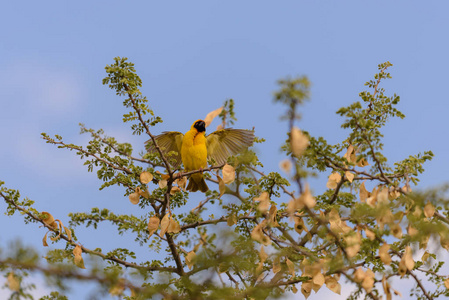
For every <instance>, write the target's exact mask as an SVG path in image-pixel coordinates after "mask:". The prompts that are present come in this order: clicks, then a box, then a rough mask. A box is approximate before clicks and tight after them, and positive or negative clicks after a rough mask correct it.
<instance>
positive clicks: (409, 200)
mask: <svg viewBox="0 0 449 300" xmlns="http://www.w3.org/2000/svg"><path fill="white" fill-rule="evenodd" d="M389 67H391V64H390V63H389V62H387V63H384V64H381V65H379V73H377V74H376V75H375V77H374V79H373V80H371V81H368V82H367V83H366V85H367V87H368V88H369V91H365V92H362V93H360V95H359V96H360V98H361V101H359V102H355V103H353V104H351V105H350V106H348V107H343V108H341V109H340V110H338V112H337V113H338V114H339V115H340V116H342V117H343V119H344V121H343V123H342V125H341V126H342V127H343V128H346V129H348V132H349V134H348V136H347V138H346V139H345V140H343V141H342V142H341V143H338V144H335V145H331V144H329V143H328V142H327V141H326V139H325V138H323V137H313V136H311V135H310V134H309V133H308V132H306V131H301V130H300V129H298V128H297V127H296V126H295V122H296V120H297V119H299V114H298V112H297V108H298V106H299V105H301V104H302V103H303V102H304V101H305V100H307V99H308V98H309V85H310V84H309V81H308V79H307V78H306V77H299V78H295V79H285V80H280V81H279V86H280V88H279V90H278V91H277V92H276V93H275V97H274V98H275V99H274V100H275V102H280V103H282V104H284V105H285V106H286V107H287V111H286V114H285V115H284V116H283V118H284V119H286V120H287V123H288V128H287V130H286V141H285V144H284V145H281V146H282V150H283V152H284V153H285V156H286V159H285V160H284V161H282V162H280V166H281V169H282V170H283V173H282V174H279V173H277V172H269V173H267V172H265V171H264V169H263V167H262V164H261V163H260V162H259V160H258V158H257V156H256V154H255V153H254V152H253V151H251V149H249V150H248V151H245V152H244V153H241V154H239V155H237V156H235V157H230V158H229V159H228V162H227V164H226V165H224V166H223V165H214V162H213V161H212V162H211V167H209V168H207V169H204V170H196V171H191V172H187V173H186V172H183V171H182V169H178V170H177V169H174V168H173V167H172V166H171V164H170V161H171V157H170V156H171V155H170V153H169V155H168V156H164V155H163V151H161V148H160V147H159V146H158V145H157V143H156V141H155V135H154V133H153V128H154V127H156V126H160V125H159V123H161V122H162V119H161V118H160V117H158V116H155V114H154V112H153V111H152V110H151V109H150V108H149V107H148V105H147V102H148V101H147V99H146V98H145V97H144V96H142V94H141V92H140V90H139V88H140V87H141V85H142V82H141V80H140V78H139V76H138V75H137V74H136V71H135V69H134V65H133V64H132V63H130V62H128V61H127V59H126V58H116V59H115V62H114V64H112V65H110V66H107V67H106V72H107V77H106V78H105V79H104V80H103V84H107V85H109V87H110V88H111V89H113V90H115V91H116V93H117V95H118V96H122V97H124V98H125V100H124V102H123V105H124V106H125V107H126V108H129V112H128V113H126V114H125V115H124V116H123V117H124V118H123V121H124V122H125V123H130V124H131V129H132V132H133V134H136V135H147V136H148V138H149V139H150V144H151V143H154V144H155V145H154V147H155V148H156V149H157V152H156V153H151V154H150V153H146V152H142V153H140V154H139V155H138V156H135V154H133V147H132V145H131V144H129V143H119V142H117V141H116V139H115V138H113V137H107V136H106V135H105V134H104V132H103V131H102V130H94V129H89V128H87V127H85V126H84V125H81V132H82V133H86V134H89V135H90V137H91V139H90V141H89V143H88V145H87V147H82V146H78V145H74V144H70V143H66V142H65V141H64V140H63V138H62V137H61V136H58V135H55V136H54V137H50V136H49V135H47V134H42V137H43V139H44V140H46V142H47V143H50V144H54V145H56V146H58V147H59V148H65V149H69V150H75V152H76V154H77V155H79V156H80V157H81V158H83V159H84V160H85V163H84V164H85V165H86V166H87V168H88V170H89V171H93V170H94V169H95V170H97V175H98V178H99V179H100V180H101V181H102V182H103V183H102V185H101V187H100V189H103V188H105V187H109V186H119V187H120V188H122V190H123V193H124V195H125V196H127V197H129V200H130V201H131V203H132V204H134V205H138V206H139V207H140V209H141V214H140V215H120V214H115V213H114V212H112V211H110V210H109V209H106V208H103V209H100V208H96V207H95V208H92V210H91V211H90V212H81V213H71V214H69V215H68V227H65V226H64V225H63V222H62V220H65V219H64V217H60V218H59V219H55V217H53V216H52V215H51V213H50V212H39V211H37V210H36V209H34V208H33V204H34V201H32V200H29V199H28V198H25V199H22V198H21V197H20V194H19V192H18V191H17V190H13V189H8V188H6V187H5V186H4V183H3V182H1V190H0V197H1V198H2V199H3V200H4V201H5V202H6V204H7V210H6V214H7V215H10V216H11V215H13V214H15V213H16V212H19V213H21V214H22V215H23V217H24V220H25V223H26V224H28V226H35V225H41V226H42V227H44V228H43V230H42V234H43V236H44V235H45V236H44V238H43V247H47V246H48V242H50V243H51V244H53V249H52V250H48V251H47V252H46V256H45V260H46V261H47V264H43V262H42V260H44V259H43V258H39V256H38V254H37V253H36V251H34V250H32V249H26V248H24V247H17V248H15V249H11V250H10V251H3V252H2V253H0V270H1V272H2V273H3V274H4V276H5V277H7V286H8V287H9V289H10V290H11V297H10V298H11V299H19V298H27V297H28V298H32V297H31V295H30V294H29V289H30V288H32V286H29V285H28V286H27V285H26V284H25V280H24V277H25V276H27V275H28V274H29V273H30V272H40V273H43V274H45V275H46V276H47V277H48V278H49V284H51V285H54V286H55V287H56V288H57V289H59V291H60V292H61V291H64V287H65V282H66V280H68V279H77V280H82V281H92V282H96V283H98V286H99V290H100V291H103V292H104V291H106V292H109V293H110V294H112V295H117V296H119V297H122V298H124V299H147V298H151V297H163V298H167V299H177V298H185V299H202V298H208V299H227V298H232V299H240V298H242V299H246V298H248V299H250V298H251V299H264V298H266V297H268V296H270V297H281V296H283V295H284V294H285V293H287V292H290V291H291V292H293V293H297V292H298V290H300V292H301V293H302V294H303V295H304V297H306V298H307V297H308V296H309V295H310V294H311V293H312V290H313V291H314V292H317V293H319V292H320V291H319V290H320V289H322V288H323V287H326V288H328V289H330V290H331V291H333V292H335V293H337V294H339V293H340V291H341V284H342V283H344V282H346V283H348V284H351V285H353V288H354V292H353V293H352V294H351V296H350V297H349V298H350V299H355V298H358V297H359V296H360V295H364V296H365V297H366V298H372V299H380V298H381V297H383V296H386V299H391V297H392V294H393V293H398V292H397V291H396V290H395V289H394V288H393V287H392V281H393V280H395V282H401V281H402V280H409V281H413V282H414V283H415V287H414V288H413V289H412V290H411V291H410V295H412V296H413V297H415V298H417V299H433V298H437V297H438V296H441V295H443V296H449V293H448V291H447V288H449V280H448V279H447V278H448V276H446V275H445V274H440V269H441V267H442V265H443V262H442V261H439V260H438V259H437V255H436V252H437V251H438V250H439V249H441V248H444V249H446V250H447V249H449V230H448V224H449V215H448V211H447V205H448V201H447V200H446V198H445V197H444V192H445V189H438V190H432V191H426V192H412V189H411V185H416V184H417V183H418V181H419V179H418V175H419V174H420V173H422V172H423V170H424V169H423V167H422V165H423V163H424V162H425V161H427V160H430V159H431V158H432V156H433V154H432V153H431V152H430V151H428V152H424V154H418V155H411V156H408V157H406V158H405V159H404V160H402V161H398V162H395V163H394V164H393V165H391V164H388V163H387V158H386V157H385V156H384V155H383V154H382V147H383V144H382V137H383V136H382V133H381V129H382V128H383V127H384V126H385V125H386V123H387V121H388V119H389V118H392V117H399V118H403V117H404V115H403V114H402V113H401V112H400V111H399V110H397V108H396V105H397V104H398V102H399V96H396V95H393V96H386V95H385V91H384V89H382V88H381V87H380V85H381V83H382V81H383V80H386V79H388V78H390V74H389V73H388V72H387V69H388V68H389ZM217 116H218V117H219V118H221V120H222V125H221V127H228V126H230V125H231V124H233V122H234V121H235V120H236V119H235V114H234V103H233V101H232V100H228V101H226V102H225V104H224V106H223V107H222V108H220V109H218V110H216V111H214V112H212V113H211V114H209V115H208V117H207V118H206V119H208V121H209V122H210V120H211V119H212V118H214V117H217ZM257 134H260V135H263V133H259V132H257ZM255 142H257V143H262V142H263V139H261V138H256V139H255ZM137 148H142V146H141V145H139V146H138V147H137ZM198 172H203V173H204V176H206V178H207V180H208V181H210V182H213V183H214V184H215V188H212V190H210V191H208V192H207V193H205V194H204V199H203V200H202V201H201V202H199V203H198V205H196V207H194V208H193V209H189V208H190V207H192V204H191V202H190V203H189V205H190V206H189V205H187V201H188V199H189V196H190V195H189V192H187V191H186V190H185V183H186V179H187V177H188V176H190V175H191V174H194V173H198ZM318 172H324V173H325V174H326V175H327V176H328V182H327V185H326V187H327V190H326V191H325V192H324V193H323V194H321V195H318V194H314V193H313V192H312V190H311V187H310V186H309V184H308V183H307V178H308V177H309V176H310V175H312V174H314V173H318ZM212 185H213V184H212ZM212 185H211V186H212ZM117 197H120V195H117ZM102 222H109V223H111V224H113V225H114V226H116V228H117V230H118V233H119V234H124V233H126V234H130V235H133V236H135V241H136V244H138V245H147V246H149V247H150V249H151V253H150V255H148V253H147V254H146V255H142V256H139V257H137V256H136V254H135V253H134V252H133V251H131V250H130V249H128V248H126V247H118V248H116V249H114V250H112V251H109V252H107V253H104V252H103V251H102V250H101V248H100V247H101V245H87V244H85V243H83V241H82V240H79V239H78V238H77V236H76V229H77V227H79V226H86V227H89V228H91V229H92V230H95V229H97V225H98V224H100V223H102ZM45 232H47V233H49V234H50V235H49V237H48V238H49V239H50V240H47V233H45ZM429 243H432V244H433V247H428V246H429V245H428V244H429ZM420 249H422V250H421V251H422V252H423V253H424V254H423V255H422V256H420V257H417V255H416V254H417V253H418V251H419V250H420ZM86 257H90V258H91V259H90V260H89V264H87V263H86V264H84V260H83V259H84V258H86ZM149 257H151V258H157V259H149ZM81 269H86V270H81ZM60 292H53V293H51V294H50V295H48V296H45V297H43V298H41V299H66V297H65V296H64V295H63V292H62V293H60ZM384 299H385V298H384Z"/></svg>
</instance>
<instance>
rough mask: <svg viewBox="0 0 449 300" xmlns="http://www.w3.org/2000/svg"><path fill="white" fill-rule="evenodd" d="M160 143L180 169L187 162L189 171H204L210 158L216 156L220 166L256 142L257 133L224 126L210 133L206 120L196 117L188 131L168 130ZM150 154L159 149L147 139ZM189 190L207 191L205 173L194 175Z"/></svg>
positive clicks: (157, 137) (188, 186)
mask: <svg viewBox="0 0 449 300" xmlns="http://www.w3.org/2000/svg"><path fill="white" fill-rule="evenodd" d="M155 140H156V143H157V145H158V146H159V148H160V149H161V151H162V154H164V156H165V157H167V158H168V160H169V161H170V163H171V165H172V166H173V167H174V168H175V169H177V168H178V167H179V166H180V165H181V161H182V163H183V164H184V170H185V171H186V172H189V171H194V170H201V169H204V168H206V167H207V159H208V158H209V159H210V158H212V159H213V160H215V162H216V163H217V164H218V165H221V164H224V163H226V161H227V160H228V157H229V156H231V155H234V154H237V153H239V152H240V151H242V150H244V149H246V148H248V147H249V146H251V145H252V144H253V142H254V132H253V131H251V130H245V129H232V128H228V129H221V130H217V131H215V132H212V133H211V134H209V135H208V136H206V123H205V122H204V121H203V120H196V121H195V122H194V123H193V124H192V126H191V127H190V130H189V131H187V132H186V134H182V133H181V132H177V131H166V132H163V133H162V134H160V135H158V136H156V137H155ZM146 146H147V150H148V152H150V153H155V152H157V150H156V147H155V146H154V144H153V142H152V140H149V141H147V142H146ZM187 190H188V191H191V192H196V191H198V190H200V191H202V192H203V193H205V192H207V191H208V190H209V188H208V187H207V184H206V181H205V180H204V177H203V174H202V173H195V174H192V175H191V176H190V180H189V184H188V185H187Z"/></svg>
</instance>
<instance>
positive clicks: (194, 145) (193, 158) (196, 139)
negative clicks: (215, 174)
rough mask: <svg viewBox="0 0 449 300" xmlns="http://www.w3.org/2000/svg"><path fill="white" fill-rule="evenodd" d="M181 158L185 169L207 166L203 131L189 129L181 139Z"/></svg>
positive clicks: (191, 169)
mask: <svg viewBox="0 0 449 300" xmlns="http://www.w3.org/2000/svg"><path fill="white" fill-rule="evenodd" d="M181 159H182V163H183V164H184V168H185V170H186V171H193V170H198V169H200V168H205V167H206V166H207V148H206V137H205V135H204V132H198V131H196V130H194V129H193V130H189V131H188V132H187V133H186V134H185V135H184V138H183V139H182V146H181Z"/></svg>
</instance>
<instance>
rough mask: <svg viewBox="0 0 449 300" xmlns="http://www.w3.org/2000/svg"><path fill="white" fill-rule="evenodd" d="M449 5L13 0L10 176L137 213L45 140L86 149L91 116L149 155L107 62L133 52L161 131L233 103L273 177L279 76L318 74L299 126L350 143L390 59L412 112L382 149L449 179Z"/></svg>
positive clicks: (2, 87)
mask: <svg viewBox="0 0 449 300" xmlns="http://www.w3.org/2000/svg"><path fill="white" fill-rule="evenodd" d="M448 10H449V4H448V3H447V2H445V1H433V2H428V1H427V2H422V1H421V2H420V1H394V2H392V1H376V2H368V1H345V2H337V1H319V2H318V1H283V2H279V1H278V2H276V3H274V2H271V1H257V2H256V1H245V2H243V1H226V2H218V1H196V2H188V3H187V2H182V1H170V2H161V1H159V2H156V1H129V2H126V3H125V2H123V1H95V2H93V1H84V2H83V1H77V2H71V3H67V2H63V1H46V2H35V1H25V2H17V1H8V2H5V3H4V4H3V6H2V16H1V18H0V26H1V27H2V28H3V29H2V30H1V31H0V70H1V72H0V111H1V115H2V117H1V118H0V137H1V140H2V147H0V162H1V164H0V180H2V181H5V182H6V186H8V187H10V188H17V189H20V191H21V192H22V195H24V196H27V197H29V198H31V199H33V200H35V201H36V208H37V209H39V210H41V211H50V212H54V214H56V215H57V217H59V218H62V219H63V220H64V218H65V220H67V217H66V215H67V214H68V213H69V212H71V211H88V210H90V207H93V206H98V207H108V208H111V209H114V210H116V211H119V212H131V213H136V214H137V213H139V211H138V208H137V207H133V206H132V207H130V204H129V201H128V200H127V199H125V198H123V196H122V193H121V191H120V190H119V189H111V190H108V191H103V192H99V191H98V187H99V185H100V183H99V182H98V181H97V180H96V176H95V174H93V173H87V171H86V169H85V168H84V167H83V166H82V162H81V161H80V160H79V159H78V158H77V157H75V154H74V153H71V152H68V151H64V150H60V149H57V148H56V147H53V146H51V145H47V144H45V143H44V142H43V140H41V139H40V133H41V132H47V133H49V134H60V135H62V136H63V137H64V139H65V140H66V141H70V142H73V143H77V144H85V143H86V142H87V137H85V136H80V135H79V134H78V133H79V128H78V125H77V124H78V123H79V122H82V123H85V124H86V126H88V127H92V128H96V129H98V128H103V129H104V130H105V131H106V133H107V134H108V135H110V136H115V137H117V138H118V139H119V141H123V142H125V141H128V142H131V143H133V144H134V145H135V149H136V152H138V151H140V150H142V149H143V142H144V141H145V140H146V138H145V137H143V136H142V137H139V136H137V137H136V136H132V135H131V131H130V130H129V129H128V127H127V125H123V123H122V122H121V115H122V114H123V113H124V112H125V110H124V108H123V107H122V105H121V103H122V99H120V98H118V97H117V96H115V93H114V92H112V91H111V90H109V89H108V88H107V87H105V86H102V84H101V79H102V78H103V77H105V71H104V67H105V65H106V64H110V63H112V62H113V58H114V57H116V56H126V57H128V58H129V59H130V61H132V62H134V63H135V64H136V69H137V72H138V74H139V75H140V76H141V78H142V80H143V88H142V92H143V93H144V95H146V96H147V97H148V99H149V100H150V102H149V105H150V106H151V108H152V109H153V110H154V111H155V113H156V114H157V115H159V116H161V117H162V118H163V119H164V123H163V124H161V125H160V126H158V127H156V128H155V129H154V133H159V132H161V131H165V130H177V131H183V132H184V131H187V130H188V128H189V127H190V125H191V123H192V122H193V121H194V120H196V119H198V118H202V117H204V116H205V115H206V114H207V113H208V112H209V111H211V110H213V109H215V108H217V107H219V106H220V105H221V104H222V103H223V101H224V100H226V99H228V98H233V99H234V100H235V101H236V112H237V117H238V122H237V123H236V124H235V127H237V128H252V127H255V129H256V134H257V135H258V136H259V137H263V138H265V139H266V140H267V142H266V143H265V144H263V145H258V146H257V149H256V150H257V151H258V152H259V154H260V156H259V158H260V159H261V161H262V162H263V163H264V165H265V171H266V172H269V171H272V170H274V171H278V170H279V169H278V163H279V161H280V160H282V159H283V157H282V155H281V154H280V152H279V146H280V144H281V143H282V142H283V141H284V140H285V137H286V136H285V134H284V133H285V129H286V126H287V125H286V124H285V122H284V123H283V122H280V121H279V116H280V115H281V114H282V113H283V111H284V108H283V107H282V106H280V105H275V104H273V102H272V93H273V91H275V90H276V88H277V86H276V80H278V79H280V78H283V77H286V76H296V75H307V76H308V77H309V79H310V80H311V81H312V83H313V86H312V90H311V91H312V97H311V101H310V102H309V103H307V104H306V105H305V106H304V107H303V108H301V111H302V115H303V119H302V120H301V122H299V123H298V124H297V125H298V126H299V127H301V128H304V129H305V130H308V131H309V132H310V133H311V134H313V135H315V136H324V137H325V138H327V139H328V140H329V141H330V142H339V141H340V140H341V139H343V138H344V137H345V136H346V132H345V131H343V130H342V129H340V127H339V124H340V122H341V121H342V120H341V119H340V118H339V117H338V116H337V115H336V114H335V111H336V110H337V109H338V108H340V107H342V106H346V105H348V104H350V103H352V102H354V101H357V100H358V97H357V95H358V93H359V92H361V91H363V90H364V89H365V87H364V86H363V84H364V83H365V82H366V81H368V80H369V79H371V78H372V76H373V75H374V73H375V72H376V71H377V65H378V64H379V63H382V62H384V61H387V60H388V61H390V62H392V63H393V65H394V66H393V67H392V68H391V69H390V72H391V74H392V76H393V79H392V80H389V81H388V82H387V83H386V84H385V85H384V87H385V88H386V89H387V92H386V93H387V94H390V95H392V94H393V93H397V94H398V95H400V96H401V102H400V104H399V107H398V108H399V109H400V110H402V111H403V112H404V113H405V115H406V119H404V120H392V121H391V122H390V124H389V126H387V128H385V130H384V131H383V132H384V134H385V153H386V154H387V157H389V158H390V162H391V163H393V162H394V161H396V160H400V159H402V158H404V156H408V155H409V154H416V153H418V152H423V151H425V150H432V151H433V152H434V154H435V155H436V157H435V158H434V160H433V161H432V162H430V163H429V164H428V165H427V166H426V173H424V174H423V176H422V177H421V178H422V182H421V185H420V187H421V188H426V187H431V186H435V185H437V184H440V183H443V182H446V181H447V175H446V166H448V163H449V159H448V158H447V153H448V150H449V142H448V141H447V133H446V132H447V130H446V128H447V125H446V114H447V109H448V108H449V104H448V100H449V99H448V95H447V81H448V73H447V70H448V69H449V60H448V55H447V53H449V42H448V40H447V38H446V36H447V31H448V29H449V19H448V18H447V11H448ZM214 125H217V124H213V125H212V126H214ZM323 182H324V181H323V180H316V181H313V184H314V186H312V189H314V190H322V185H323ZM192 199H195V198H192ZM198 199H200V198H198ZM192 205H193V206H192V207H194V206H196V204H195V203H192ZM4 208H5V204H0V209H1V210H4ZM0 226H2V228H11V229H8V230H6V229H3V230H2V231H1V235H0V245H2V246H4V245H6V244H7V243H8V241H11V240H12V239H14V238H22V239H24V240H25V241H26V242H27V243H29V244H30V245H36V247H37V248H41V238H42V236H43V234H44V232H43V230H42V228H33V226H26V225H24V224H23V221H22V219H21V218H20V216H15V217H13V218H8V217H6V216H0ZM104 229H105V230H106V232H107V234H110V235H111V237H113V236H114V235H115V232H114V231H112V229H111V228H109V227H107V226H104ZM89 232H90V231H85V232H84V231H82V230H80V233H79V234H80V235H82V238H83V242H84V244H85V246H86V247H90V248H95V247H97V246H98V245H96V244H95V242H96V239H97V238H98V236H100V237H101V235H99V234H100V233H93V234H92V233H89ZM95 234H98V235H95ZM126 239H127V237H125V238H124V240H125V241H126ZM128 241H132V238H128ZM105 243H106V244H107V245H108V246H110V247H117V244H116V243H113V242H111V241H110V240H108V241H106V242H105ZM318 295H320V294H318Z"/></svg>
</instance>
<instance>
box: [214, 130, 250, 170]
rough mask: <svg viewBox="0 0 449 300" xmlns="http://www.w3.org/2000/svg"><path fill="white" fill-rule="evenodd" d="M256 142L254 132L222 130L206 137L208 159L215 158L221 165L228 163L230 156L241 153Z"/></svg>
mask: <svg viewBox="0 0 449 300" xmlns="http://www.w3.org/2000/svg"><path fill="white" fill-rule="evenodd" d="M253 142H254V132H253V131H252V130H246V129H232V128H228V129H221V130H217V131H215V132H212V133H211V134H209V135H208V136H207V137H206V146H207V158H213V159H214V160H215V162H216V163H217V164H219V165H221V164H224V163H226V161H227V160H228V157H229V156H232V155H234V154H237V153H239V152H240V151H243V150H244V149H246V148H248V147H249V146H251V145H252V144H253Z"/></svg>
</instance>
